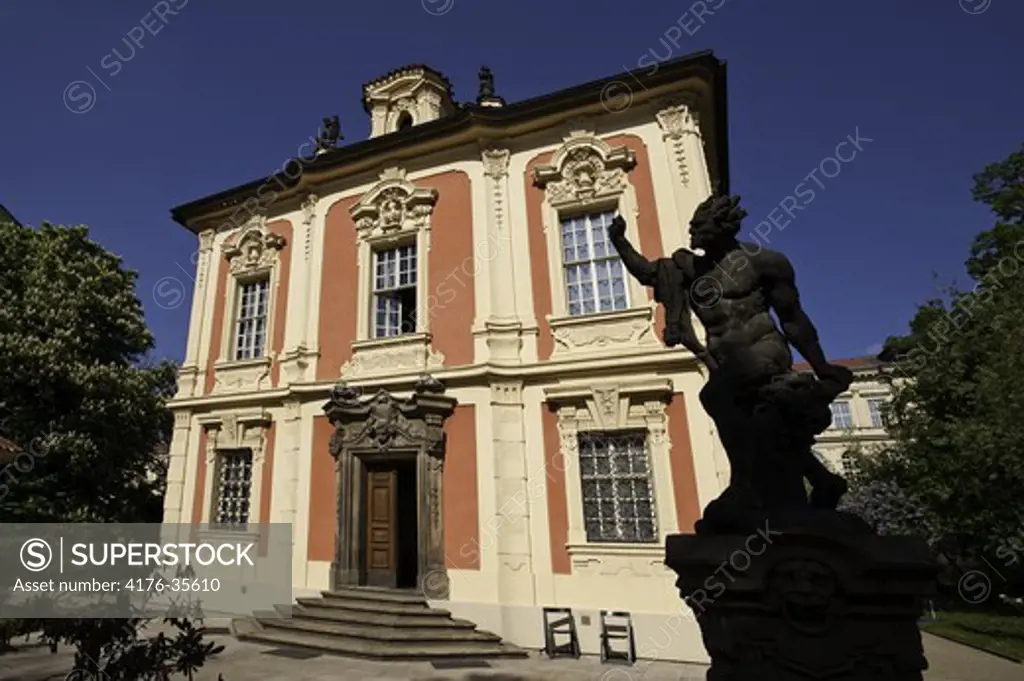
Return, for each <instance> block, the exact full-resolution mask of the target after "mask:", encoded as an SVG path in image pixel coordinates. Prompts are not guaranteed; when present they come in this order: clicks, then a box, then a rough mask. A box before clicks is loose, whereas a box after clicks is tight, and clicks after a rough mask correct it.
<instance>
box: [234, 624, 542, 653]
mask: <svg viewBox="0 0 1024 681" xmlns="http://www.w3.org/2000/svg"><path fill="white" fill-rule="evenodd" d="M236 635H237V636H238V638H239V639H241V640H244V641H252V642H254V643H263V644H265V645H273V646H281V645H288V646H296V647H301V648H309V649H311V650H319V651H322V652H328V653H335V654H338V655H349V656H354V657H365V658H370V659H378V660H431V659H445V658H460V657H461V658H470V659H473V658H494V657H527V652H526V651H525V650H522V649H521V648H517V647H516V646H513V645H510V644H508V643H493V642H489V641H469V642H453V643H441V642H433V643H428V642H423V643H413V642H408V641H405V642H385V641H379V640H368V639H354V638H346V637H343V636H332V635H330V634H317V633H312V632H307V631H297V630H289V629H263V630H258V631H250V632H248V633H241V632H239V633H237V634H236Z"/></svg>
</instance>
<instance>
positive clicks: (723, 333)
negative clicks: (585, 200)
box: [608, 196, 853, 520]
mask: <svg viewBox="0 0 1024 681" xmlns="http://www.w3.org/2000/svg"><path fill="white" fill-rule="evenodd" d="M746 215H747V213H746V211H744V210H743V209H742V208H740V205H739V197H737V196H732V197H728V196H713V197H711V198H709V199H708V200H706V201H704V202H703V203H702V204H701V205H700V206H698V207H697V210H696V211H695V212H694V215H693V218H692V220H691V222H690V244H691V246H692V248H693V249H695V250H698V249H699V250H700V251H701V252H702V254H698V253H695V252H693V251H690V250H687V249H685V248H681V249H679V250H677V251H676V252H675V253H673V254H672V256H671V257H670V258H659V259H658V260H656V261H653V262H652V261H649V260H647V259H646V258H644V257H643V256H642V255H641V254H640V253H638V252H637V251H636V249H635V248H633V246H632V245H631V244H630V243H629V241H628V240H627V239H626V236H625V232H626V222H625V220H624V219H623V218H622V217H616V218H615V219H614V220H613V221H612V223H611V225H610V226H609V228H608V235H609V238H610V240H611V242H612V244H613V245H614V246H615V249H616V250H617V251H618V253H619V255H620V257H621V258H622V262H623V264H624V265H625V267H626V269H627V270H628V271H629V272H630V274H632V275H633V276H634V277H636V278H637V279H638V280H639V281H640V282H641V283H642V284H644V285H645V286H650V287H652V288H653V289H654V294H655V299H656V300H657V302H659V303H661V304H662V305H663V306H664V307H665V320H666V325H665V344H666V345H668V346H670V347H671V346H676V345H682V346H683V347H685V348H687V349H688V350H690V351H691V352H692V353H693V354H694V355H695V356H696V357H697V358H698V359H699V360H700V361H701V362H703V363H704V365H706V366H707V368H708V371H709V380H708V383H707V384H706V385H705V387H704V388H703V389H702V390H701V393H700V399H701V404H702V405H703V406H704V408H705V410H706V411H707V412H708V414H709V415H710V416H711V418H712V419H713V420H714V422H715V426H716V428H717V430H718V435H719V438H720V439H721V441H722V445H723V446H724V447H725V450H726V454H727V455H728V458H729V464H730V467H731V478H730V484H729V487H728V489H726V491H725V492H724V493H723V494H722V496H721V497H720V498H719V499H718V500H716V501H714V502H712V504H711V505H709V506H708V509H706V510H705V514H704V518H705V520H708V519H709V517H710V516H711V515H712V510H717V511H718V516H719V517H723V515H722V514H725V516H729V515H730V514H731V515H732V517H733V518H735V517H737V516H741V515H743V514H744V513H748V512H749V511H751V510H754V509H762V510H777V509H798V508H801V507H807V506H808V504H810V506H812V507H816V508H824V509H829V510H832V509H835V507H836V506H837V504H838V503H839V499H840V497H841V496H842V495H843V494H844V493H845V491H846V483H845V481H844V480H843V479H842V478H841V477H840V476H838V475H835V474H834V473H832V472H830V471H829V470H828V469H827V468H825V466H824V465H823V464H822V463H821V462H820V461H819V460H818V459H817V457H816V456H814V454H813V452H812V450H811V446H812V445H813V443H814V437H815V435H817V434H818V433H820V432H821V431H823V430H824V429H825V428H827V427H828V425H829V423H830V421H831V412H830V411H829V408H828V407H829V404H830V403H831V401H832V400H833V399H835V397H836V396H838V395H839V394H840V393H842V392H843V391H845V390H846V389H847V388H848V387H849V386H850V383H851V382H852V380H853V375H852V373H851V372H850V370H849V369H847V368H845V367H842V366H838V365H835V364H830V363H829V362H828V361H826V359H825V354H824V352H823V351H822V349H821V345H820V344H819V341H818V334H817V332H816V331H815V329H814V326H813V325H812V324H811V320H810V319H809V318H808V317H807V315H806V314H805V313H804V311H803V309H802V308H801V306H800V298H799V295H798V293H797V288H796V283H795V278H794V273H793V267H792V265H791V264H790V262H789V260H788V259H787V258H786V257H785V256H784V255H782V254H781V253H778V252H776V251H770V250H768V249H764V248H762V247H761V246H760V245H756V244H747V243H741V242H739V241H738V240H737V239H736V236H737V234H738V232H739V229H740V222H741V221H742V219H743V218H744V217H745V216H746ZM691 311H692V312H693V313H695V314H696V316H697V318H698V319H700V321H701V322H702V323H703V325H704V328H705V330H706V332H707V346H706V347H705V346H704V345H703V344H702V343H701V342H700V341H699V340H698V338H697V334H696V333H695V332H694V328H693V323H692V319H691ZM772 312H774V313H775V315H776V317H778V320H779V323H780V324H781V327H782V328H781V330H780V329H779V328H778V327H777V326H776V324H775V321H774V320H773V319H772V315H771V313H772ZM790 345H792V346H793V347H794V348H796V350H797V351H798V352H799V353H800V354H801V355H802V356H803V357H804V358H806V359H807V361H808V363H809V364H810V366H811V369H812V370H813V371H814V374H815V376H816V378H815V376H810V375H807V374H797V373H795V372H794V371H793V356H792V354H791V352H790ZM804 479H806V480H807V481H808V482H809V483H810V484H811V486H812V491H811V494H810V499H808V495H807V491H806V488H805V486H804ZM712 506H715V507H716V509H713V508H712Z"/></svg>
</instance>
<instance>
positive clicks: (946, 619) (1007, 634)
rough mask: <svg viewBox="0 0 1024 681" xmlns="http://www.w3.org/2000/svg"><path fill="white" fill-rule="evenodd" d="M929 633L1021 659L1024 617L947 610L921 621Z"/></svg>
mask: <svg viewBox="0 0 1024 681" xmlns="http://www.w3.org/2000/svg"><path fill="white" fill-rule="evenodd" d="M921 629H922V630H924V631H927V632H928V633H929V634H935V635H936V636H942V637H943V638H948V639H950V640H952V641H957V642H959V643H965V644H967V645H970V646H974V647H975V648H981V649H982V650H987V651H989V652H991V653H995V654H997V655H1002V656H1003V657H1008V658H1010V659H1011V660H1016V661H1017V662H1024V617H1022V616H1020V615H1011V614H996V613H991V612H966V611H947V612H939V613H937V618H936V620H935V621H934V622H922V623H921Z"/></svg>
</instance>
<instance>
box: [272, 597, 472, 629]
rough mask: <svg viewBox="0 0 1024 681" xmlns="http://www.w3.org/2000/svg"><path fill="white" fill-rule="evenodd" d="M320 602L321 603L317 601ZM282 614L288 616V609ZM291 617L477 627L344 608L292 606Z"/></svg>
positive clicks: (384, 624)
mask: <svg viewBox="0 0 1024 681" xmlns="http://www.w3.org/2000/svg"><path fill="white" fill-rule="evenodd" d="M317 602H319V601H317ZM281 612H282V614H285V615H287V614H288V608H285V609H283V610H282V611H281ZM290 616H291V617H302V618H312V619H320V620H326V621H331V622H350V623H352V624H367V625H369V626H377V627H447V628H458V629H475V628H476V625H475V624H474V623H473V622H470V621H468V620H460V619H449V618H446V617H438V616H437V615H435V614H433V613H429V614H418V615H387V614H383V613H378V612H360V611H354V610H345V609H342V608H331V607H321V606H319V605H298V606H291V614H290Z"/></svg>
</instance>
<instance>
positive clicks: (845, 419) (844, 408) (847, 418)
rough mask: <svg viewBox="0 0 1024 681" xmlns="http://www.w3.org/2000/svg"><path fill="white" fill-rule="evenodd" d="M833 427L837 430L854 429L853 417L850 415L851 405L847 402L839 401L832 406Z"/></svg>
mask: <svg viewBox="0 0 1024 681" xmlns="http://www.w3.org/2000/svg"><path fill="white" fill-rule="evenodd" d="M830 406H831V409H832V425H831V426H830V427H831V428H835V429H837V430H849V429H850V428H853V415H852V414H851V413H850V403H849V401H847V400H838V401H836V402H833V403H832V404H831V405H830Z"/></svg>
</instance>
